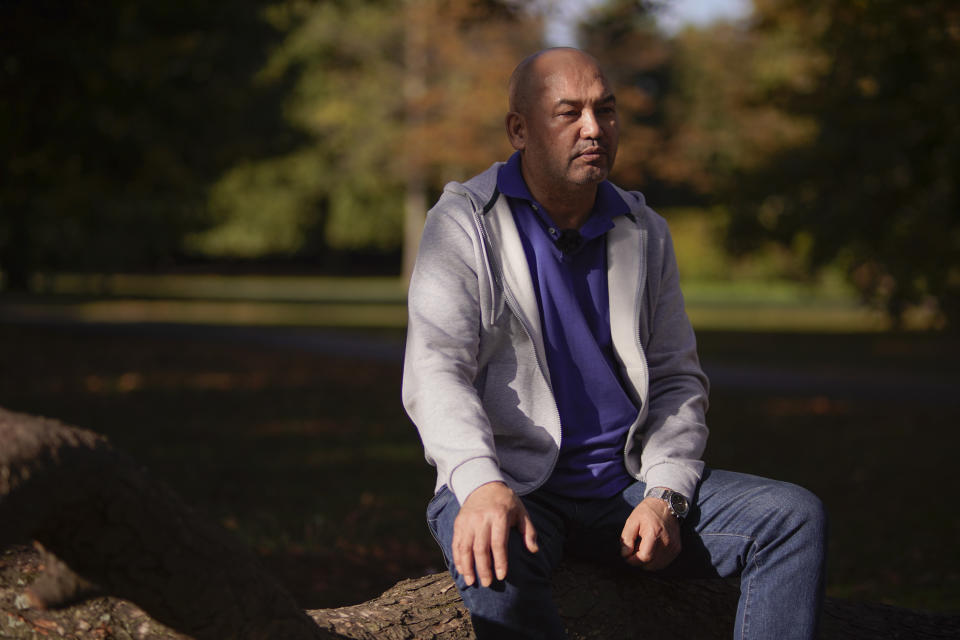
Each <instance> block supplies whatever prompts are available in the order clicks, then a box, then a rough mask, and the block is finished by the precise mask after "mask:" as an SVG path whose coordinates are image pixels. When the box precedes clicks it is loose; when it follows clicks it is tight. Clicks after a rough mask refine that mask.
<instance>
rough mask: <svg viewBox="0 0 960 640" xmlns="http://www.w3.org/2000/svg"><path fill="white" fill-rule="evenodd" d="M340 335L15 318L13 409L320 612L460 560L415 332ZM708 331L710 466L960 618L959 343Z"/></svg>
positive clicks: (873, 590) (858, 561) (894, 599)
mask: <svg viewBox="0 0 960 640" xmlns="http://www.w3.org/2000/svg"><path fill="white" fill-rule="evenodd" d="M324 336H325V337H324V339H323V340H320V339H318V336H317V334H315V333H311V332H299V333H298V332H293V333H291V332H290V331H289V330H285V331H270V330H264V331H262V332H260V333H257V332H239V333H237V332H234V333H231V332H230V331H226V330H220V329H217V328H211V327H207V328H204V329H202V330H201V329H196V330H193V329H190V328H181V329H180V330H171V329H169V328H167V329H164V330H157V329H156V328H150V327H140V328H130V327H127V328H122V327H114V328H104V327H100V328H89V327H82V326H49V327H40V326H30V325H14V324H6V325H0V354H2V357H3V367H2V369H0V405H3V406H5V407H7V408H9V409H12V410H17V411H26V412H30V413H35V414H41V415H47V416H51V417H56V418H59V419H61V420H64V421H66V422H69V423H72V424H76V425H79V426H83V427H87V428H91V429H94V430H96V431H99V432H101V433H104V434H106V435H108V436H109V437H110V438H111V439H112V440H113V441H114V443H115V444H116V445H118V446H119V447H121V448H123V449H125V450H126V451H128V452H130V453H131V454H133V455H134V456H135V457H136V458H137V459H139V460H140V461H142V462H143V463H144V464H146V465H147V466H148V467H149V468H150V469H151V471H152V472H153V473H154V474H156V475H157V476H159V477H160V478H162V479H164V480H165V481H167V482H168V483H170V484H171V485H172V486H173V487H174V488H175V489H176V490H177V491H178V492H179V493H180V494H181V495H183V496H184V497H185V498H186V499H187V501H188V502H190V503H192V504H193V505H195V506H197V507H198V508H200V509H202V510H204V511H206V512H208V513H210V514H212V515H213V516H214V517H215V518H216V519H217V520H218V521H219V522H221V523H222V524H223V525H224V526H225V527H226V528H228V529H230V530H232V531H233V532H234V533H235V534H236V535H238V536H239V537H240V538H241V539H243V540H245V541H246V542H247V543H249V544H250V545H251V546H252V547H253V548H255V549H256V550H257V551H258V552H259V553H260V555H261V556H262V557H263V559H264V561H265V563H266V564H267V566H268V567H270V568H272V570H273V571H274V572H275V573H276V574H277V575H278V576H279V577H280V578H281V580H283V581H284V582H285V583H286V584H287V585H288V586H289V587H290V589H291V590H292V591H293V592H294V593H295V595H296V596H297V597H298V598H299V600H300V603H301V605H302V606H304V607H307V608H319V607H330V606H339V605H344V604H352V603H356V602H359V601H362V600H366V599H368V598H370V597H372V596H373V595H376V594H378V593H380V592H381V591H383V590H384V589H385V588H387V587H388V586H390V585H392V584H393V583H395V582H396V581H397V580H399V579H401V578H406V577H412V576H416V575H420V574H422V573H425V572H429V571H436V570H439V569H440V568H441V567H442V560H441V557H440V554H439V552H438V551H437V550H436V548H435V545H434V543H433V541H432V539H431V538H430V535H429V533H428V532H427V529H426V525H425V524H424V521H423V510H424V508H425V505H426V501H427V499H428V498H429V495H430V493H431V491H432V488H433V473H432V469H431V468H430V467H428V466H427V465H426V463H425V462H424V461H423V454H422V450H421V448H420V443H419V440H418V438H417V435H416V432H415V430H414V428H413V426H412V425H411V424H410V422H409V420H408V419H407V417H406V416H405V414H404V413H403V409H402V407H401V405H400V362H399V359H398V355H399V353H400V351H399V348H398V345H399V343H400V340H401V339H402V336H401V334H400V333H398V332H390V331H387V332H378V333H377V334H375V336H374V337H373V338H374V339H375V341H379V342H380V343H382V344H387V345H388V347H389V348H386V349H371V350H367V351H364V352H363V357H349V356H348V355H346V354H347V353H348V351H349V350H347V349H339V350H338V349H336V348H334V347H335V345H337V344H341V345H348V344H349V343H350V341H351V340H357V339H358V338H357V334H355V333H354V334H336V333H333V334H331V333H325V334H324ZM281 338H283V339H281ZM700 343H701V351H702V354H703V360H704V363H705V366H706V368H707V369H708V371H709V370H710V369H711V367H713V368H714V369H715V370H716V371H718V372H719V373H718V374H717V375H715V380H714V390H713V393H712V407H711V411H710V414H709V423H710V425H711V430H712V437H711V441H710V445H709V448H708V452H707V460H708V463H709V464H711V465H713V466H715V467H720V468H733V469H737V470H742V471H747V472H753V473H759V474H762V475H769V476H773V477H777V478H780V479H784V480H790V481H794V482H798V483H800V484H803V485H805V486H808V487H809V488H811V489H813V490H814V491H815V492H817V493H818V494H819V495H820V496H821V497H823V499H824V501H825V502H826V504H827V507H828V509H829V511H830V513H831V517H832V533H831V558H830V576H829V590H830V594H831V595H834V596H841V597H854V598H858V599H864V600H873V601H882V602H887V603H891V604H898V605H902V606H911V607H918V608H928V609H938V610H946V611H957V610H960V589H958V586H960V561H958V557H957V545H956V542H955V541H956V540H957V538H958V534H960V516H958V515H957V511H956V510H955V509H953V508H951V507H949V506H946V505H945V502H944V500H945V499H944V496H946V495H949V491H948V487H951V486H953V485H954V484H955V482H954V478H953V474H952V473H951V472H950V471H949V470H950V469H952V468H953V466H954V465H953V457H954V455H955V454H954V451H955V450H956V448H957V445H958V444H960V434H958V431H957V429H956V425H957V424H958V422H960V420H958V419H960V403H958V401H957V400H956V399H955V398H952V397H950V396H946V397H941V394H937V393H932V392H931V391H930V387H931V384H930V383H925V382H924V381H936V382H937V383H938V384H943V385H945V386H948V385H951V384H954V386H955V383H956V382H958V381H960V375H958V370H960V367H958V365H957V364H956V361H957V358H956V357H955V356H956V355H957V349H956V347H957V342H956V340H954V339H949V338H945V337H943V336H932V335H924V334H904V335H890V334H862V335H853V336H842V335H822V334H821V335H804V334H784V335H776V334H762V335H754V334H748V333H725V332H715V333H709V332H701V335H700ZM949 353H952V355H953V356H954V357H952V358H947V357H945V356H946V355H947V354H949ZM731 366H734V367H740V369H737V370H738V371H741V372H742V371H753V372H754V374H753V375H754V378H753V380H754V381H755V383H756V384H753V383H751V378H750V377H749V375H746V377H740V378H738V377H736V376H731V375H730V373H729V372H730V367H731ZM724 367H727V369H726V371H725V370H724ZM770 372H780V373H781V374H783V375H786V373H789V374H791V375H787V376H786V377H785V378H783V379H782V383H778V384H771V376H770ZM783 381H785V382H783ZM934 391H936V389H934Z"/></svg>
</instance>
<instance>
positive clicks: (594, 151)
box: [577, 147, 607, 159]
mask: <svg viewBox="0 0 960 640" xmlns="http://www.w3.org/2000/svg"><path fill="white" fill-rule="evenodd" d="M605 155H607V151H606V149H604V148H603V147H590V148H588V149H584V150H583V151H581V152H579V153H578V154H577V157H580V158H587V159H590V158H598V157H600V156H605Z"/></svg>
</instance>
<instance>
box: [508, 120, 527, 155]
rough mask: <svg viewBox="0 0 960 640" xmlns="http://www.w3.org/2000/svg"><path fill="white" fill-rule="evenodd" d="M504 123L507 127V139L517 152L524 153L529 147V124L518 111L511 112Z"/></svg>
mask: <svg viewBox="0 0 960 640" xmlns="http://www.w3.org/2000/svg"><path fill="white" fill-rule="evenodd" d="M504 122H505V124H506V125H507V138H508V139H509V140H510V144H511V145H512V146H513V148H514V149H516V150H517V151H522V150H523V149H524V147H526V146H527V123H526V122H524V120H523V116H522V115H520V114H519V113H517V112H516V111H511V112H510V113H508V114H507V117H506V120H505V121H504Z"/></svg>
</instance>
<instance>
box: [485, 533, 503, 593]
mask: <svg viewBox="0 0 960 640" xmlns="http://www.w3.org/2000/svg"><path fill="white" fill-rule="evenodd" d="M508 534H509V529H507V528H506V527H494V528H493V531H491V533H490V553H491V554H492V555H493V570H494V572H495V573H496V575H497V580H503V579H505V578H506V577H507V535H508ZM484 586H486V585H484Z"/></svg>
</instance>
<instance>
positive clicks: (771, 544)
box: [427, 469, 826, 640]
mask: <svg viewBox="0 0 960 640" xmlns="http://www.w3.org/2000/svg"><path fill="white" fill-rule="evenodd" d="M645 489H646V487H645V485H644V484H643V483H642V482H635V483H633V484H632V485H630V486H629V487H627V488H626V489H625V490H624V491H622V492H621V493H620V494H618V495H616V496H614V497H612V498H608V499H604V500H583V499H570V498H564V497H562V496H558V495H556V494H552V493H549V492H547V491H544V490H539V491H535V492H533V493H531V494H529V495H526V496H523V497H522V500H523V503H524V505H525V506H526V509H527V512H528V513H529V514H530V518H531V520H533V524H534V526H535V527H536V530H537V541H538V543H539V546H540V550H539V551H538V552H537V553H535V554H532V553H530V552H529V551H527V549H526V547H525V546H524V543H523V539H522V538H521V536H520V535H519V533H518V532H517V531H516V529H514V530H512V531H511V534H510V539H509V543H508V553H509V556H508V573H507V578H506V580H503V581H494V583H493V584H492V585H490V586H489V587H482V586H480V583H479V581H477V582H475V583H474V585H472V586H470V587H467V586H466V585H465V583H464V581H463V578H462V577H461V576H460V574H459V573H458V572H457V570H456V568H455V567H454V566H453V562H452V561H451V558H452V557H453V556H452V553H451V543H452V540H453V522H454V520H455V519H456V517H457V513H458V512H459V510H460V505H459V503H458V502H457V499H456V497H455V496H454V495H453V492H451V491H449V490H448V489H447V488H446V487H444V488H442V489H441V490H440V491H439V492H438V493H437V494H436V495H435V496H434V497H433V500H431V501H430V505H429V506H428V508H427V523H428V524H429V525H430V530H431V531H432V532H433V536H434V538H436V540H437V542H438V543H439V544H440V547H441V548H442V549H443V554H444V558H445V560H446V562H447V566H448V567H449V569H450V573H451V574H452V575H453V578H454V581H455V582H456V585H457V589H458V590H459V591H460V595H461V596H462V597H463V601H464V603H465V604H466V606H467V608H468V609H469V610H470V614H471V618H472V620H473V625H474V630H475V631H476V634H477V637H478V638H480V639H483V638H498V639H501V638H502V639H509V638H551V639H553V638H563V637H564V635H565V632H564V628H563V622H562V621H561V619H560V615H559V613H558V612H557V609H556V606H555V605H554V603H553V599H552V593H551V591H552V590H551V575H552V574H553V570H554V569H555V568H556V567H557V565H558V564H559V563H560V560H561V558H562V557H563V556H564V554H565V553H569V554H571V555H575V556H577V557H580V558H586V559H590V560H594V561H596V562H600V563H619V564H623V560H622V559H621V558H620V532H621V530H622V528H623V524H624V522H626V519H627V516H628V515H630V512H631V511H632V510H633V508H634V506H636V505H637V504H639V503H640V501H641V500H643V494H644V490H645ZM681 531H682V536H683V537H682V543H683V550H682V551H681V552H680V555H679V556H677V558H676V559H675V560H674V561H673V563H672V564H671V565H670V566H669V567H667V568H666V569H664V570H663V571H661V572H660V573H659V575H663V576H673V577H690V578H709V577H723V578H727V577H732V576H740V601H739V604H738V606H737V617H736V626H735V629H734V631H735V634H734V637H735V638H738V639H742V640H748V639H749V640H760V639H770V638H774V639H776V640H791V639H793V638H797V639H801V638H802V639H806V638H814V637H815V636H816V629H817V622H818V618H819V613H820V606H821V603H822V601H823V589H824V573H825V559H826V513H825V512H824V509H823V505H822V504H821V502H820V500H819V499H818V498H817V497H816V496H814V495H813V494H812V493H810V492H809V491H807V490H806V489H803V488H801V487H798V486H796V485H792V484H788V483H785V482H777V481H774V480H767V479H765V478H758V477H756V476H750V475H746V474H742V473H732V472H729V471H719V470H711V469H707V470H706V471H705V472H704V475H703V480H702V481H701V483H700V486H699V488H698V489H697V494H696V495H695V496H694V499H693V503H692V505H691V509H690V514H689V515H688V516H687V518H686V519H685V520H684V521H683V523H682V525H681ZM638 570H640V569H638Z"/></svg>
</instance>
